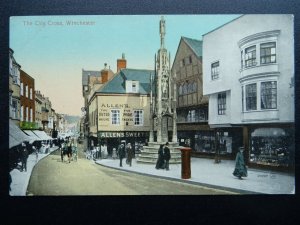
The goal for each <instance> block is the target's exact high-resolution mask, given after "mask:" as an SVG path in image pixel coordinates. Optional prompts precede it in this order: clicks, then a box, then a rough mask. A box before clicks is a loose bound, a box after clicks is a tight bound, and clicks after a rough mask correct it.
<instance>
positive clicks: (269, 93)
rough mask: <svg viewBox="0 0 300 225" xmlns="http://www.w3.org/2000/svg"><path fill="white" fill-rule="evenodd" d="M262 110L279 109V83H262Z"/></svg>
mask: <svg viewBox="0 0 300 225" xmlns="http://www.w3.org/2000/svg"><path fill="white" fill-rule="evenodd" d="M260 87H261V90H260V92H261V109H276V108H277V82H276V81H269V82H262V83H261V86H260Z"/></svg>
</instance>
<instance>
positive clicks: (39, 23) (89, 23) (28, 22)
mask: <svg viewBox="0 0 300 225" xmlns="http://www.w3.org/2000/svg"><path fill="white" fill-rule="evenodd" d="M95 24H96V22H95V21H83V20H79V21H77V20H65V21H60V20H47V21H44V20H34V21H31V20H23V25H24V26H28V27H30V26H40V27H46V26H94V25H95Z"/></svg>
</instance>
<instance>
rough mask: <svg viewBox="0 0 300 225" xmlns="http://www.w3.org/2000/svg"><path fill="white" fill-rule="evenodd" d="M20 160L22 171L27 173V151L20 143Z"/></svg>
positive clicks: (23, 144) (24, 145)
mask: <svg viewBox="0 0 300 225" xmlns="http://www.w3.org/2000/svg"><path fill="white" fill-rule="evenodd" d="M21 154H22V155H21V159H22V171H24V170H25V172H26V171H27V158H28V151H27V148H26V144H25V143H24V142H23V143H22V152H21Z"/></svg>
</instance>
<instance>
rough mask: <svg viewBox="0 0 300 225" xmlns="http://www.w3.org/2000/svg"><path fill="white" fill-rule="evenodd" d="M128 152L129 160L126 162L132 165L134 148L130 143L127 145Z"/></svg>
mask: <svg viewBox="0 0 300 225" xmlns="http://www.w3.org/2000/svg"><path fill="white" fill-rule="evenodd" d="M126 152H127V160H126V163H127V164H128V165H129V166H131V164H132V158H133V148H132V146H131V144H130V143H128V144H127V146H126Z"/></svg>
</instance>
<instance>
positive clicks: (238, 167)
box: [233, 147, 248, 180]
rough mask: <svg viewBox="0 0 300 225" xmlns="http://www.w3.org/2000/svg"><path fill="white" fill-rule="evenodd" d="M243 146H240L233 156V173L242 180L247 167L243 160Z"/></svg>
mask: <svg viewBox="0 0 300 225" xmlns="http://www.w3.org/2000/svg"><path fill="white" fill-rule="evenodd" d="M243 152H244V148H243V147H240V149H239V152H238V153H237V154H236V158H235V168H234V171H233V175H234V176H236V177H238V178H239V179H240V180H242V177H247V175H248V174H247V168H246V165H245V161H244V155H243Z"/></svg>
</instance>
